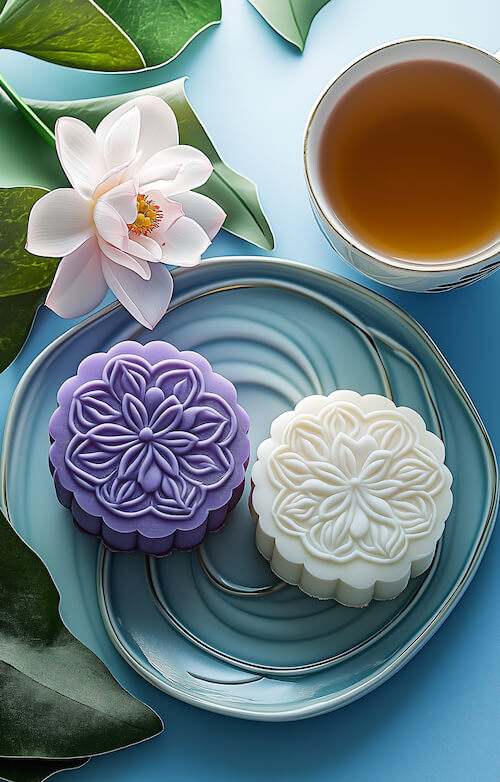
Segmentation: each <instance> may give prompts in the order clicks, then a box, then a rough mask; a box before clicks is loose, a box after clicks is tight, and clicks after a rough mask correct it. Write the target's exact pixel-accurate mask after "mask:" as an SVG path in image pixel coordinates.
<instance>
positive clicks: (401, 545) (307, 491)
mask: <svg viewBox="0 0 500 782" xmlns="http://www.w3.org/2000/svg"><path fill="white" fill-rule="evenodd" d="M421 423H422V427H421V428H420V427H419V426H417V422H416V421H415V423H412V421H411V420H409V419H408V417H407V415H405V414H404V413H403V412H402V411H401V410H400V409H398V408H396V407H393V408H392V409H387V410H384V411H383V412H380V411H377V412H375V413H373V412H372V413H365V412H363V411H362V410H361V409H360V408H359V407H358V406H357V405H355V404H351V403H349V402H332V403H331V404H326V405H325V406H324V407H323V409H321V410H320V411H319V413H317V414H313V413H302V414H296V415H295V416H294V417H293V418H292V419H291V420H290V422H289V423H288V424H287V426H286V427H285V429H284V431H283V434H282V437H281V443H280V444H279V445H278V446H277V447H276V448H275V449H274V450H273V451H272V453H271V454H270V457H269V461H268V469H269V476H270V480H271V482H272V484H273V485H274V487H275V488H276V489H277V490H278V491H277V494H276V496H275V499H274V504H273V507H272V515H273V518H274V522H275V524H276V526H277V527H278V528H280V529H281V530H282V531H284V532H285V533H287V534H290V535H294V536H300V537H301V538H302V542H303V545H304V546H305V548H306V549H307V550H308V551H309V552H310V553H312V554H313V555H314V556H316V557H320V558H323V559H326V560H330V561H335V562H348V561H350V560H354V559H361V560H367V561H381V562H383V561H387V560H391V561H394V560H398V559H400V558H401V557H403V556H404V554H405V552H406V551H407V548H408V544H409V541H410V540H411V539H412V538H418V537H422V536H425V535H427V534H428V533H429V532H430V531H431V530H432V529H433V527H434V526H435V525H436V523H437V508H436V502H435V498H436V497H437V495H438V494H439V493H440V492H441V490H442V489H443V487H444V485H445V481H446V474H445V470H446V468H445V467H444V464H443V463H442V462H440V461H438V459H437V457H436V456H435V455H434V453H433V452H432V451H431V450H429V448H427V447H426V446H425V444H424V442H423V440H424V437H432V435H430V434H429V433H428V432H426V431H425V427H424V426H423V421H422V422H421Z"/></svg>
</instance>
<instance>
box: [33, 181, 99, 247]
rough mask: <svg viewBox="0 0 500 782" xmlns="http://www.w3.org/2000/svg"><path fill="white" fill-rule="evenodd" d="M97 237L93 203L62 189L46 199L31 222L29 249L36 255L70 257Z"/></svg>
mask: <svg viewBox="0 0 500 782" xmlns="http://www.w3.org/2000/svg"><path fill="white" fill-rule="evenodd" d="M93 234H95V228H94V224H93V222H92V202H91V201H88V200H87V199H86V198H83V197H82V196H81V195H80V194H79V193H78V192H77V191H76V190H72V189H71V188H69V187H61V188H58V189H57V190H51V192H50V193H47V194H46V195H44V196H42V198H40V199H39V200H38V201H37V202H36V203H35V204H34V206H33V208H32V210H31V212H30V216H29V220H28V235H27V239H26V249H27V250H29V252H30V253H33V255H45V256H49V257H55V258H57V257H58V256H61V255H68V253H72V252H73V251H74V250H76V249H77V247H80V245H81V244H83V243H84V242H85V241H86V240H87V239H89V238H90V237H91V236H92V235H93Z"/></svg>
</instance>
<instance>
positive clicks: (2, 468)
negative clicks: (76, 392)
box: [0, 255, 499, 722]
mask: <svg viewBox="0 0 500 782" xmlns="http://www.w3.org/2000/svg"><path fill="white" fill-rule="evenodd" d="M242 261H243V262H250V263H255V264H256V266H259V265H262V267H265V266H269V265H270V264H274V265H275V266H277V267H279V268H280V269H292V270H297V271H299V272H302V273H306V274H310V275H312V276H313V277H316V278H320V279H325V280H327V281H329V282H330V283H331V282H333V283H335V284H337V285H340V286H344V287H346V288H347V289H349V290H350V291H351V292H354V293H361V295H362V296H365V297H367V298H368V299H370V300H371V301H372V302H374V303H375V304H377V303H380V302H382V303H383V304H384V305H385V306H386V307H388V309H389V310H391V311H392V312H393V314H394V315H395V316H396V317H398V318H399V319H401V320H403V321H404V322H405V323H406V325H407V326H409V327H410V328H411V329H413V331H415V332H416V334H417V335H418V336H419V337H420V338H421V340H422V341H423V342H424V344H425V345H426V346H427V347H428V348H429V349H430V350H431V353H432V354H433V355H434V357H435V359H436V360H437V361H438V363H439V364H440V365H441V367H442V368H443V369H444V371H445V372H446V374H447V376H448V377H449V379H450V381H451V383H452V384H453V386H454V387H455V389H456V391H457V392H458V393H459V395H460V397H461V398H462V401H463V402H464V403H465V405H466V407H467V408H468V410H469V412H470V413H471V415H472V418H473V420H474V422H475V424H476V425H477V427H478V429H479V431H480V433H481V435H482V437H483V441H484V444H485V445H486V452H487V453H488V456H489V458H490V464H491V470H492V479H493V486H492V496H491V501H490V506H489V508H488V512H487V514H486V516H485V521H484V522H483V525H482V530H481V534H480V538H479V540H478V542H477V544H476V546H475V548H474V550H473V552H472V558H471V560H470V562H469V564H468V566H467V568H466V569H465V571H464V572H463V573H462V575H461V577H460V579H459V581H458V582H457V583H456V585H455V588H454V589H453V591H452V592H451V593H450V594H449V595H448V598H447V599H446V600H445V601H444V602H442V604H441V606H440V608H439V609H438V610H437V611H436V612H435V613H434V616H433V617H432V619H431V620H430V621H429V622H427V623H426V624H425V626H424V627H423V628H421V629H420V630H419V631H418V632H417V633H416V634H414V635H413V636H412V638H411V640H410V641H409V643H407V644H406V646H405V647H404V648H403V649H402V650H400V651H399V652H398V653H396V655H395V656H394V655H393V656H392V658H391V659H390V661H389V662H388V663H387V664H385V665H384V666H383V667H382V668H380V669H379V670H378V671H377V673H376V674H374V675H373V676H371V677H370V678H369V679H368V680H366V681H362V682H360V683H359V684H357V685H356V686H354V687H349V688H348V689H347V690H342V691H340V692H337V693H335V694H333V695H329V696H326V697H325V698H323V699H322V700H321V702H320V703H312V704H306V705H303V706H299V707H296V708H293V709H289V710H287V711H279V710H278V709H275V710H274V711H266V712H260V711H255V710H252V709H245V710H242V709H241V708H238V707H234V706H229V705H225V704H219V703H214V702H213V701H210V700H208V699H205V698H204V697H200V696H195V695H191V694H189V693H186V692H181V691H179V690H178V689H177V688H176V686H175V685H173V684H170V683H168V682H166V681H165V680H161V681H160V680H159V679H156V677H155V676H154V675H152V674H151V673H150V672H149V671H148V669H147V668H144V667H143V666H141V665H140V664H139V663H138V662H136V660H135V658H133V657H132V655H131V654H130V653H129V652H128V650H127V649H126V647H124V646H123V645H122V644H121V643H120V642H119V639H118V638H116V640H115V632H114V630H113V628H112V626H111V624H110V623H109V617H108V619H107V621H106V616H107V609H106V606H105V604H103V603H102V595H101V587H100V580H101V569H100V568H99V566H98V567H97V580H98V584H97V596H98V602H99V607H100V609H101V617H102V621H103V624H104V626H105V629H106V632H107V634H108V637H109V638H110V640H111V642H112V644H113V646H114V647H115V648H116V649H117V651H118V652H119V654H120V655H121V656H122V658H123V659H125V660H126V662H127V663H128V664H129V665H130V666H131V668H132V669H133V670H135V671H136V672H137V673H138V674H139V675H140V676H142V677H143V678H145V679H146V680H147V681H148V682H150V683H151V684H153V685H154V686H155V687H157V688H158V689H160V690H161V691H163V692H166V693H167V694H169V695H172V696H173V697H175V698H177V699H179V700H182V701H184V702H185V703H188V704H190V705H193V706H197V707H201V708H204V709H206V710H209V711H212V712H215V713H218V714H223V715H226V716H233V717H239V718H242V719H250V720H259V721H279V722H285V721H290V720H296V719H303V718H306V717H312V716H316V715H320V714H324V713H326V712H329V711H333V710H336V709H338V708H341V707H342V706H344V705H347V703H351V702H353V701H355V700H357V699H358V698H360V697H362V696H363V695H365V694H368V693H369V692H371V691H372V690H373V689H375V688H376V687H378V686H380V685H381V684H383V682H385V681H387V680H388V679H389V678H391V677H392V676H393V675H394V674H395V673H396V672H397V671H398V670H400V669H401V668H402V667H403V665H405V664H406V663H407V662H409V660H411V658H412V657H413V656H414V655H415V654H416V653H417V652H418V651H419V650H420V649H421V648H422V646H424V644H425V643H427V641H429V640H430V639H431V638H432V636H433V635H434V633H435V632H436V631H437V630H438V629H439V627H440V626H441V625H442V623H443V622H444V620H445V619H446V618H447V617H448V616H449V614H450V613H451V611H452V610H453V609H454V608H455V607H456V605H457V604H458V602H459V601H460V599H461V598H462V597H463V595H464V593H465V591H466V590H467V587H468V586H469V584H470V582H471V580H472V578H473V576H474V575H475V573H476V571H477V568H478V567H479V564H480V562H481V560H482V558H483V556H484V553H485V551H486V548H487V546H488V543H489V540H490V537H491V534H492V531H493V528H494V525H495V521H496V512H497V509H498V503H499V472H498V465H497V460H496V456H495V451H494V449H493V445H492V443H491V440H490V437H489V435H488V432H487V430H486V427H485V425H484V423H483V421H482V419H481V417H480V415H479V413H478V411H477V410H476V407H475V405H474V403H473V402H472V400H471V398H470V396H469V394H468V393H467V391H466V389H465V388H464V386H463V384H462V382H461V381H460V379H459V378H458V376H457V374H456V373H455V371H454V369H453V368H452V367H451V365H450V364H449V362H448V360H447V359H446V357H445V356H444V354H443V353H442V352H441V350H440V349H439V347H438V346H437V344H436V343H435V342H434V340H433V339H432V337H431V336H430V335H429V334H428V333H427V331H426V330H425V329H424V328H423V326H421V325H420V324H419V323H418V322H417V321H416V320H415V319H414V318H413V317H412V316H411V315H409V314H408V313H407V312H405V310H403V309H402V308H401V307H400V306H399V305H397V304H395V303H394V302H392V301H390V300H389V299H387V298H386V297H385V296H383V295H381V294H380V293H378V292H376V291H373V290H372V289H371V288H368V287H365V286H363V285H361V284H360V283H358V282H355V281H354V280H351V279H349V278H346V277H342V276H340V275H338V274H335V273H333V272H330V271H327V270H324V269H320V268H317V267H314V266H310V265H309V264H306V263H303V262H300V261H292V260H287V259H284V258H277V257H273V256H262V255H259V256H254V255H231V256H217V257H214V258H207V259H204V260H203V262H202V265H203V266H204V267H207V268H214V267H215V268H218V267H222V266H228V265H230V264H231V263H236V264H238V265H239V264H240V263H241V262H242ZM190 272H191V270H190V269H189V268H177V269H174V270H173V271H172V276H173V278H174V297H175V280H176V279H177V278H183V277H185V276H186V274H189V273H190ZM215 290H216V289H213V290H212V291H210V292H215ZM119 306H120V304H119V302H118V301H114V302H111V303H110V304H108V305H106V306H105V307H102V308H101V309H99V310H97V311H96V312H94V313H93V314H91V315H90V316H88V317H87V318H85V319H83V320H82V321H80V322H79V323H77V324H75V325H74V326H72V327H71V328H70V329H68V330H67V331H65V332H64V333H63V334H61V335H60V336H59V337H56V339H55V340H52V341H51V342H50V343H49V344H48V345H47V346H46V347H45V348H44V349H43V350H42V351H41V352H40V353H39V354H38V356H36V358H35V359H34V360H33V361H32V362H31V363H30V365H29V366H28V367H27V368H26V370H25V371H24V373H23V374H22V376H21V378H20V380H19V382H18V384H17V386H16V388H15V390H14V393H13V395H12V398H11V401H10V404H9V408H8V411H7V416H6V421H5V429H4V434H3V441H2V455H1V461H0V506H1V507H2V510H3V512H4V514H5V516H6V519H7V521H8V522H9V523H10V524H11V525H12V526H14V525H13V524H12V520H11V518H10V514H9V508H8V502H7V454H8V452H9V451H10V448H11V443H12V440H13V438H14V435H15V427H14V419H15V413H16V410H17V407H18V404H19V400H20V398H21V397H22V395H23V392H24V389H25V387H26V385H27V384H28V383H29V381H30V378H31V375H32V374H33V373H35V372H36V371H37V369H38V367H39V366H40V364H42V363H43V362H44V361H45V358H46V356H48V355H50V353H51V352H52V351H53V350H55V349H56V348H58V347H59V346H60V345H61V344H63V343H64V342H66V341H67V340H69V339H71V337H72V336H73V334H75V333H78V332H79V331H81V330H84V329H86V328H87V327H88V326H90V325H91V324H92V323H94V322H95V321H96V320H99V319H100V318H102V317H104V316H105V315H107V314H109V313H110V312H111V311H113V310H114V309H116V308H117V307H119ZM14 529H15V527H14ZM16 531H17V530H16ZM28 545H29V544H28ZM101 558H102V545H101V546H100V549H99V556H98V563H99V562H100V561H101ZM44 564H45V563H44ZM45 566H46V567H47V565H45ZM47 570H48V571H49V573H50V568H48V567H47ZM50 575H51V578H52V580H53V581H54V579H53V577H52V574H51V573H50ZM63 621H64V620H63ZM108 623H109V625H108Z"/></svg>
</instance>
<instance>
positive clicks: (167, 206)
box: [146, 190, 184, 241]
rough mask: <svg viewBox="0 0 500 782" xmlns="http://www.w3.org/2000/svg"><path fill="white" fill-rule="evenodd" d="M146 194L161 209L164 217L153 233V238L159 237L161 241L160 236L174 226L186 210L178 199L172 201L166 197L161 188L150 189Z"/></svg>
mask: <svg viewBox="0 0 500 782" xmlns="http://www.w3.org/2000/svg"><path fill="white" fill-rule="evenodd" d="M146 195H147V196H148V197H149V198H151V200H152V201H153V202H154V203H155V204H156V205H157V206H159V207H160V209H161V213H162V217H161V220H160V225H159V226H158V228H155V229H154V231H153V233H152V236H153V238H155V239H156V238H157V237H158V241H159V237H160V236H161V235H162V234H164V233H165V231H168V229H169V228H170V226H172V225H173V224H174V223H175V221H176V220H178V219H179V217H182V215H183V214H184V212H183V210H182V206H181V205H180V203H179V202H178V201H172V200H171V199H170V198H165V196H164V195H163V193H160V191H159V190H148V191H147V193H146Z"/></svg>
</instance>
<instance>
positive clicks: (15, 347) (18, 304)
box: [0, 288, 48, 372]
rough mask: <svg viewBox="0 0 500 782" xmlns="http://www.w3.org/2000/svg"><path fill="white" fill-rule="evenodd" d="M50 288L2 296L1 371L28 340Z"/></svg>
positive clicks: (0, 315) (0, 303)
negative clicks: (36, 316) (38, 311)
mask: <svg viewBox="0 0 500 782" xmlns="http://www.w3.org/2000/svg"><path fill="white" fill-rule="evenodd" d="M47 291H48V288H44V289H42V290H39V291H31V292H30V293H21V294H18V295H17V296H5V297H2V298H0V372H3V371H4V369H6V368H7V367H8V366H9V364H10V363H11V362H12V361H14V359H15V357H16V356H17V354H18V353H19V351H20V350H21V348H22V346H23V345H24V343H25V342H26V339H27V337H28V334H29V333H30V331H31V326H32V323H33V320H34V318H35V315H36V313H37V310H38V308H39V307H40V306H41V305H42V304H43V302H44V301H45V296H46V295H47Z"/></svg>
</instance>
